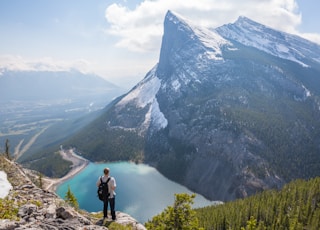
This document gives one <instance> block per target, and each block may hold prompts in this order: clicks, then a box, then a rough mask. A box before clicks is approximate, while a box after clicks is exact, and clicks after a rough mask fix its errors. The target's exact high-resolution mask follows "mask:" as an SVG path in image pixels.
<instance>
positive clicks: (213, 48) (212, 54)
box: [167, 11, 232, 60]
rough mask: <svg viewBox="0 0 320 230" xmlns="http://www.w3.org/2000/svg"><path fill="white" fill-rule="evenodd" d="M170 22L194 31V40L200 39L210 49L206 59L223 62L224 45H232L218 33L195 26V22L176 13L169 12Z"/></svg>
mask: <svg viewBox="0 0 320 230" xmlns="http://www.w3.org/2000/svg"><path fill="white" fill-rule="evenodd" d="M167 18H168V20H170V21H172V22H173V23H175V24H179V25H180V26H181V27H183V28H187V30H189V31H193V33H194V35H193V36H191V38H192V39H199V40H200V41H201V42H202V44H203V45H204V46H205V47H206V48H207V49H208V50H207V52H206V57H207V58H208V59H212V60H223V57H222V52H221V47H222V46H224V45H232V44H231V43H230V42H229V41H227V40H226V39H224V38H223V37H222V36H221V35H219V34H218V33H217V32H216V31H213V30H209V29H208V28H205V27H201V26H199V25H195V24H194V23H193V22H191V21H189V20H188V19H185V18H184V17H182V16H181V15H179V14H177V13H176V12H175V13H174V14H173V13H172V12H170V11H169V12H168V15H167Z"/></svg>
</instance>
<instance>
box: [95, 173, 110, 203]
mask: <svg viewBox="0 0 320 230" xmlns="http://www.w3.org/2000/svg"><path fill="white" fill-rule="evenodd" d="M109 180H110V177H109V178H108V180H107V181H106V182H103V181H102V177H100V185H99V187H98V191H97V193H98V198H99V200H101V201H106V200H107V199H108V197H109V196H110V192H109V186H108V182H109Z"/></svg>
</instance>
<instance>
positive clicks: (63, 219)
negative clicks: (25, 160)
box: [0, 157, 145, 230]
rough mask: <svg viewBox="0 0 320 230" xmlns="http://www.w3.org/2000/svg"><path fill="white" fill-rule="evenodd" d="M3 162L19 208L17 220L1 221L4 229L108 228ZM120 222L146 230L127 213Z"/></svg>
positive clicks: (11, 199) (13, 199) (10, 195)
mask: <svg viewBox="0 0 320 230" xmlns="http://www.w3.org/2000/svg"><path fill="white" fill-rule="evenodd" d="M0 162H1V164H0V166H1V167H0V170H4V171H5V172H6V173H7V175H8V180H9V181H10V182H11V183H12V185H13V189H12V190H11V191H10V192H9V194H8V196H7V197H6V199H8V200H10V201H12V202H13V204H12V207H9V208H17V209H18V213H17V216H16V217H15V218H11V220H9V219H2V220H0V229H3V230H4V229H19V230H22V229H34V230H36V229H39V230H40V229H48V230H49V229H50V230H53V229H70V230H71V229H77V230H78V229H86V230H95V229H107V228H106V227H105V226H102V220H101V219H97V218H95V217H94V215H92V214H90V213H87V212H85V211H83V210H81V211H80V212H78V211H77V210H75V209H74V208H72V207H70V206H69V205H67V204H66V203H65V202H64V200H62V199H61V198H59V197H58V196H57V195H56V194H55V193H53V192H51V191H46V190H43V189H41V188H38V187H37V186H36V185H35V184H34V183H33V182H32V181H31V180H30V179H29V177H28V176H27V175H26V174H25V173H24V171H23V168H20V166H19V165H17V164H15V163H13V162H8V161H6V160H5V159H4V158H3V157H1V160H0ZM12 219H16V220H12ZM110 221H111V220H110ZM116 222H117V223H119V224H123V225H130V226H132V228H133V229H137V230H145V227H144V226H143V225H142V224H140V223H138V222H137V221H136V220H135V219H134V218H132V217H130V216H129V215H127V214H125V213H121V212H117V220H116Z"/></svg>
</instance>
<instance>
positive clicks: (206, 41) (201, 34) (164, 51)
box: [158, 11, 231, 76]
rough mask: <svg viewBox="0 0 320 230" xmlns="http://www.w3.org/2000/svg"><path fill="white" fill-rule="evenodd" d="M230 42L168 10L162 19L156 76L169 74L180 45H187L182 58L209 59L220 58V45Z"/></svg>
mask: <svg viewBox="0 0 320 230" xmlns="http://www.w3.org/2000/svg"><path fill="white" fill-rule="evenodd" d="M227 44H231V43H229V42H228V41H227V40H225V39H224V38H223V37H222V36H221V35H219V34H218V33H216V32H215V31H213V30H210V29H208V28H205V27H201V26H198V25H195V24H193V23H192V22H190V21H189V20H187V19H185V18H184V17H182V16H180V15H179V14H177V13H173V12H172V11H168V12H167V14H166V17H165V20H164V34H163V37H162V45H161V51H160V60H159V65H158V76H170V75H171V70H172V69H173V67H172V66H170V63H171V64H172V63H175V61H174V60H173V59H176V58H178V57H179V59H180V60H181V56H177V54H178V53H180V52H178V51H179V50H180V49H181V47H185V46H188V47H189V48H188V50H189V52H184V53H183V54H184V55H186V56H185V57H183V60H188V57H187V56H189V58H190V59H192V58H191V57H192V56H193V55H195V54H196V55H200V56H201V58H204V59H211V60H217V61H219V60H222V53H221V49H220V48H221V46H223V45H227Z"/></svg>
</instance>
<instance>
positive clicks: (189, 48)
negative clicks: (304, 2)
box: [66, 11, 320, 200]
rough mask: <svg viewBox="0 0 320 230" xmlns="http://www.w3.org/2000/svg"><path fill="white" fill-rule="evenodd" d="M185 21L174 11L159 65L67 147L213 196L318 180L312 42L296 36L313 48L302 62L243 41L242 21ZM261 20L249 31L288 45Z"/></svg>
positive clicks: (319, 166)
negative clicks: (151, 170)
mask: <svg viewBox="0 0 320 230" xmlns="http://www.w3.org/2000/svg"><path fill="white" fill-rule="evenodd" d="M241 20H247V19H245V18H240V22H241ZM186 23H187V22H186V21H185V20H183V19H180V18H179V16H176V15H174V14H173V13H172V12H171V11H168V13H167V15H166V17H165V20H164V34H163V39H162V46H161V51H160V57H159V63H158V64H157V65H155V67H154V68H153V69H152V70H151V71H149V72H148V73H147V75H146V77H145V78H144V79H143V80H142V81H141V82H140V83H138V84H137V85H136V86H135V87H134V88H133V89H132V90H131V91H130V92H128V93H127V94H126V95H124V96H123V97H121V98H119V99H118V100H117V101H114V103H112V105H110V106H109V107H108V109H106V111H105V113H104V114H103V115H102V116H101V117H100V118H99V119H97V120H96V121H95V122H94V123H95V125H93V124H92V125H91V126H89V127H88V128H86V129H84V130H83V131H82V132H80V133H79V134H78V135H76V136H74V137H72V138H71V139H70V140H69V141H68V142H67V143H66V144H69V145H70V146H72V147H76V148H78V149H80V151H81V152H83V154H84V157H86V158H88V159H90V160H94V161H96V160H107V161H108V160H110V161H112V160H134V161H138V162H140V161H142V162H145V163H147V164H150V165H152V166H154V167H155V168H157V169H158V170H159V171H160V172H161V173H162V174H164V175H165V176H167V177H168V178H169V179H171V180H174V181H176V182H179V183H181V184H183V185H186V186H187V187H188V188H189V189H191V190H193V191H196V192H198V193H200V194H202V195H204V196H206V197H207V198H209V199H212V200H231V199H236V198H239V197H246V196H248V195H251V194H254V193H256V192H259V191H262V190H265V189H271V188H280V187H281V186H282V185H283V184H284V183H286V182H288V181H290V180H292V179H295V178H310V177H313V176H315V175H318V174H320V159H319V156H318V154H317V152H318V151H319V146H320V145H319V144H320V143H319V141H318V140H319V137H320V133H319V131H317V130H320V122H319V121H318V119H316V118H317V117H318V116H319V115H320V111H319V105H320V103H319V95H320V94H319V90H318V89H317V87H316V85H319V83H320V82H319V78H318V77H317V76H318V75H319V73H320V68H319V67H320V65H319V63H318V62H317V61H314V60H318V58H319V57H318V56H314V55H316V52H312V49H313V45H315V44H313V43H310V44H311V47H309V43H308V42H306V43H300V39H298V40H299V42H298V44H307V45H305V46H301V47H300V48H299V49H297V50H298V51H299V50H302V51H303V52H300V54H302V55H301V56H294V55H293V54H295V53H294V52H293V53H292V52H289V51H290V49H287V51H288V52H283V51H284V50H285V49H284V47H282V46H281V49H279V50H278V51H279V52H280V54H283V53H285V54H286V55H287V54H288V55H289V54H290V55H291V56H281V55H278V54H277V55H274V54H273V53H272V52H266V51H265V50H264V49H263V48H260V49H259V45H260V44H259V40H258V41H257V44H255V46H252V45H248V43H246V42H243V43H241V40H238V41H237V40H236V38H237V37H235V36H233V35H232V34H233V33H235V31H236V32H238V30H237V28H234V27H235V26H234V25H235V24H236V23H237V22H236V23H235V24H228V25H224V26H222V27H219V28H218V29H216V30H214V31H213V30H209V29H206V28H203V27H198V26H194V25H189V24H186ZM238 24H239V20H238ZM254 24H255V25H256V27H257V28H252V26H249V27H248V28H247V29H253V31H255V30H258V28H260V29H261V28H262V29H263V32H264V33H265V34H266V35H264V37H269V38H272V39H271V41H272V42H271V44H275V43H276V42H277V36H275V35H274V34H276V35H278V36H280V38H279V39H278V40H279V41H280V44H281V42H282V41H283V40H281V39H282V35H283V33H282V32H279V31H275V30H273V29H270V28H268V27H265V26H263V25H261V24H258V23H254ZM231 25H232V26H231ZM229 34H231V35H230V36H229ZM261 34H263V33H261V31H260V32H259V33H255V34H254V35H255V36H256V37H259V36H261ZM241 35H242V34H241ZM242 36H244V37H245V36H246V35H245V34H244V35H242ZM286 36H289V37H290V35H286ZM290 38H296V36H293V37H290ZM287 40H290V41H296V40H295V39H287ZM303 41H304V40H303ZM298 44H292V45H290V47H297V46H298ZM257 47H258V48H257ZM319 48H320V47H319V46H316V49H315V50H317V49H319ZM275 51H276V50H273V52H275ZM281 52H282V53H281ZM298 53H299V52H298ZM310 53H311V54H312V55H309V56H308V55H307V54H310ZM288 57H289V58H288ZM292 57H294V58H295V59H293V58H292ZM93 133H94V136H97V135H101V138H99V140H95V139H93V138H90V137H92V136H93ZM80 140H86V142H83V141H82V142H81V141H80ZM134 140H135V141H134ZM133 143H134V144H133Z"/></svg>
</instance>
